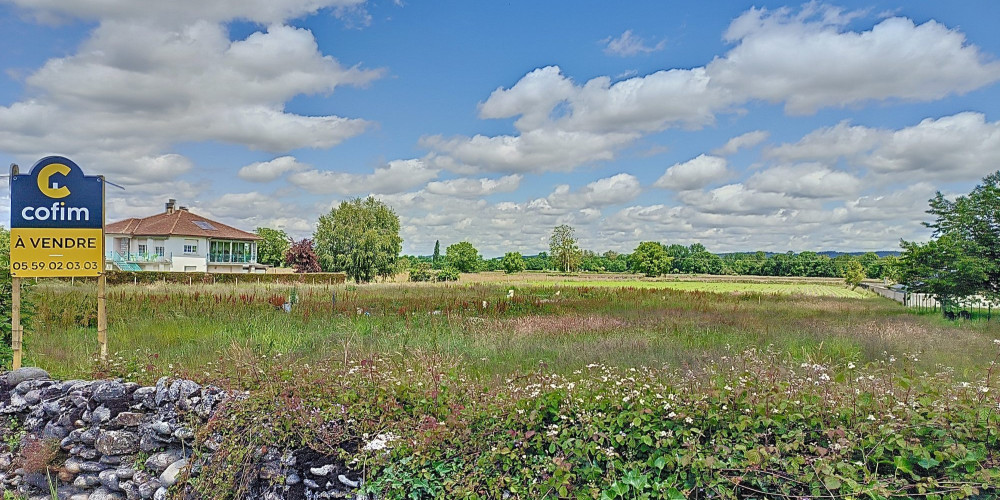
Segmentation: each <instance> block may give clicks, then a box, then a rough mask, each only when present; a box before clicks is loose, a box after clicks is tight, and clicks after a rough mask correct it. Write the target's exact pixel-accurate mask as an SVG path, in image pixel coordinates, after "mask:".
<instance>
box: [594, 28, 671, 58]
mask: <svg viewBox="0 0 1000 500" xmlns="http://www.w3.org/2000/svg"><path fill="white" fill-rule="evenodd" d="M601 42H602V43H604V44H606V47H604V53H605V54H608V55H613V56H621V57H629V56H634V55H638V54H648V53H650V52H658V51H661V50H663V48H664V47H666V46H667V41H666V40H660V41H659V42H657V43H656V44H655V45H653V46H649V45H646V41H645V40H643V39H642V37H639V36H636V35H633V34H632V30H625V32H624V33H622V34H621V35H620V36H618V37H617V38H612V37H608V38H605V39H604V40H601Z"/></svg>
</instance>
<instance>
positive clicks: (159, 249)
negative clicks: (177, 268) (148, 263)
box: [153, 247, 167, 257]
mask: <svg viewBox="0 0 1000 500" xmlns="http://www.w3.org/2000/svg"><path fill="white" fill-rule="evenodd" d="M153 248H154V251H155V252H156V255H159V256H160V257H163V256H164V255H166V253H167V252H166V251H164V250H165V249H164V248H163V247H153Z"/></svg>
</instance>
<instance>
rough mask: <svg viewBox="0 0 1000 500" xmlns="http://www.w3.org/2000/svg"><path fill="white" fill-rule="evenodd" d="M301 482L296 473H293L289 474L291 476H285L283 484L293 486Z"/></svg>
mask: <svg viewBox="0 0 1000 500" xmlns="http://www.w3.org/2000/svg"><path fill="white" fill-rule="evenodd" d="M301 482H302V478H301V477H299V475H298V474H296V473H294V472H293V473H291V474H289V475H287V476H285V484H287V485H289V486H294V485H296V484H299V483H301Z"/></svg>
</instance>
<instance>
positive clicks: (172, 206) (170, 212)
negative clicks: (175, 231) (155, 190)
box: [167, 198, 177, 214]
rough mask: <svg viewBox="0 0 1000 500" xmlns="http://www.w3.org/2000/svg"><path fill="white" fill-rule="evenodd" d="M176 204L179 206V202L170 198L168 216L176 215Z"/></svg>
mask: <svg viewBox="0 0 1000 500" xmlns="http://www.w3.org/2000/svg"><path fill="white" fill-rule="evenodd" d="M176 204H177V200H175V199H173V198H170V199H169V200H167V213H168V214H172V213H174V205H176Z"/></svg>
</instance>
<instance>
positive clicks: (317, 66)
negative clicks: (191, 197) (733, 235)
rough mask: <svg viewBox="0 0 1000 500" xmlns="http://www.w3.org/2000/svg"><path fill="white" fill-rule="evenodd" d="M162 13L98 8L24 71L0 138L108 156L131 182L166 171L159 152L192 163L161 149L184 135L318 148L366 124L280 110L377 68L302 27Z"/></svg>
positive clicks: (18, 146)
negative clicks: (243, 32)
mask: <svg viewBox="0 0 1000 500" xmlns="http://www.w3.org/2000/svg"><path fill="white" fill-rule="evenodd" d="M114 3H119V2H114ZM52 5H55V3H53V4H52ZM94 5H95V6H96V5H99V4H98V3H94ZM153 8H154V9H155V7H153ZM161 21H162V20H160V19H156V18H153V19H148V18H147V19H134V20H116V19H109V20H108V19H106V20H104V21H102V22H101V23H100V24H99V25H98V26H97V27H96V28H95V29H94V31H93V32H92V33H91V34H90V36H89V38H87V39H86V40H85V41H84V42H83V44H82V45H81V46H80V47H79V49H78V50H77V51H76V53H75V54H72V55H69V56H66V57H61V58H55V59H50V60H49V61H47V62H46V63H45V64H44V65H43V66H42V67H41V68H39V69H38V70H37V71H35V72H34V73H33V74H31V75H30V76H29V77H28V78H27V79H26V84H27V87H28V89H29V91H28V94H29V95H32V96H33V97H31V98H29V99H25V100H22V101H19V102H15V103H13V104H11V105H9V106H6V107H4V106H0V149H2V150H4V151H7V152H9V153H11V154H14V155H17V156H19V157H21V158H33V157H35V158H37V157H38V156H39V155H40V154H41V153H43V152H48V151H58V152H59V153H60V154H64V155H67V156H71V157H74V158H81V159H86V158H95V159H96V158H100V159H110V160H111V161H108V162H106V163H102V164H101V165H102V168H103V169H104V171H105V172H106V173H107V174H108V175H109V176H111V177H116V178H126V179H127V180H126V181H125V182H128V183H132V182H144V181H155V180H163V174H164V172H165V169H164V168H162V164H163V163H164V162H169V163H172V164H173V165H174V166H173V167H171V169H170V172H172V173H173V174H174V176H176V175H178V174H181V173H183V172H185V171H187V170H189V169H190V162H189V160H186V159H180V157H179V156H178V155H176V154H173V153H170V152H169V149H170V148H171V147H172V145H173V144H177V143H181V142H199V141H213V140H215V141H224V142H231V143H235V144H240V145H244V146H247V147H249V148H251V149H263V150H270V151H286V150H290V149H296V148H303V147H315V148H326V147H332V146H334V145H337V144H339V143H340V142H342V141H344V140H346V139H348V138H350V137H353V136H355V135H358V134H360V133H362V132H363V131H364V130H365V129H366V128H367V127H368V126H369V125H370V124H369V122H368V121H366V120H362V119H352V118H342V117H338V116H329V115H328V116H302V115H297V114H293V113H288V112H286V111H284V106H285V103H286V102H287V101H288V100H289V99H291V98H293V97H295V96H297V95H301V94H317V93H329V92H332V91H333V90H334V89H335V88H336V87H338V86H341V85H356V86H361V85H365V84H367V83H368V82H370V81H372V80H373V79H375V78H378V77H379V76H381V74H382V72H381V70H366V69H361V68H358V67H354V68H345V67H343V66H341V65H340V64H339V63H338V62H337V61H336V60H335V59H333V58H332V57H330V56H326V55H323V54H322V53H320V51H319V49H318V47H317V44H316V40H315V38H314V37H313V35H312V33H311V32H309V31H308V30H304V29H299V28H294V27H290V26H284V25H280V24H276V25H271V26H270V27H269V28H268V30H267V32H257V33H253V34H251V35H249V36H248V37H247V38H245V39H243V40H235V41H230V40H229V38H228V32H227V28H226V27H225V26H224V25H222V24H218V23H213V22H207V21H204V20H199V21H192V22H190V23H188V24H183V25H178V26H169V27H168V26H164V25H163V23H162V22H161ZM109 152H110V153H109ZM184 162H187V166H186V167H184V166H182V164H183V163H184Z"/></svg>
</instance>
